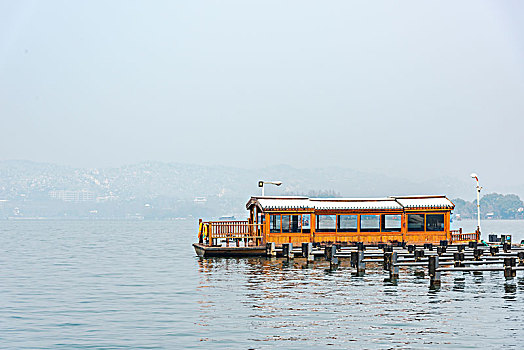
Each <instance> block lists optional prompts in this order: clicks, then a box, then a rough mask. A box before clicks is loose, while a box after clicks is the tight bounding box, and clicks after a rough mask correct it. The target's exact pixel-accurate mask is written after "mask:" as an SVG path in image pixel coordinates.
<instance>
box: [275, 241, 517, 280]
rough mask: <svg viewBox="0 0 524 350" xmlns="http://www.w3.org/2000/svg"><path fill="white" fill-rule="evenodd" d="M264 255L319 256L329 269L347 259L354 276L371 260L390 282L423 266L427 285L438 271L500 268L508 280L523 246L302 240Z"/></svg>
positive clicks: (308, 259) (438, 277) (308, 258)
mask: <svg viewBox="0 0 524 350" xmlns="http://www.w3.org/2000/svg"><path fill="white" fill-rule="evenodd" d="M266 255H267V257H269V258H273V257H282V258H284V259H286V260H288V261H289V260H292V259H294V258H304V259H306V263H307V264H309V263H314V261H315V260H320V259H322V260H325V261H328V262H329V266H330V269H332V270H334V269H337V268H338V266H339V264H340V262H341V260H343V259H349V261H350V266H351V268H352V272H353V273H354V274H356V275H357V276H362V275H364V274H365V272H366V266H367V264H370V263H375V265H374V266H376V265H377V264H378V266H380V265H382V267H383V269H384V270H385V271H388V272H389V279H390V280H392V281H396V280H397V279H398V278H399V277H400V276H399V275H400V269H401V268H402V267H418V268H423V269H427V272H428V276H429V281H430V286H431V287H439V286H440V284H441V273H442V272H468V271H469V272H485V271H502V272H504V277H505V278H506V279H511V278H513V277H516V273H517V271H524V249H523V248H520V247H512V246H511V244H509V243H504V244H503V245H501V246H479V245H478V243H477V242H469V243H468V244H467V245H466V244H455V245H448V242H447V241H441V242H440V244H439V245H434V244H431V243H427V244H424V245H423V246H415V245H405V244H398V246H392V245H386V244H381V245H378V246H365V245H364V244H363V243H356V244H355V246H352V247H342V246H340V245H337V244H333V245H320V244H316V245H315V244H313V243H303V244H302V246H301V247H296V248H294V247H293V245H292V244H291V243H286V244H283V245H282V247H281V248H276V247H275V244H274V243H268V244H267V245H266Z"/></svg>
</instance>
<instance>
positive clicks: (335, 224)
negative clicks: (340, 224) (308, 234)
mask: <svg viewBox="0 0 524 350" xmlns="http://www.w3.org/2000/svg"><path fill="white" fill-rule="evenodd" d="M320 216H334V217H335V220H334V227H333V228H319V224H320V219H319V217H320ZM315 232H321V233H322V232H337V214H315Z"/></svg>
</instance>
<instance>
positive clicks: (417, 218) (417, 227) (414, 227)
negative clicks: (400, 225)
mask: <svg viewBox="0 0 524 350" xmlns="http://www.w3.org/2000/svg"><path fill="white" fill-rule="evenodd" d="M408 231H424V214H409V215H408Z"/></svg>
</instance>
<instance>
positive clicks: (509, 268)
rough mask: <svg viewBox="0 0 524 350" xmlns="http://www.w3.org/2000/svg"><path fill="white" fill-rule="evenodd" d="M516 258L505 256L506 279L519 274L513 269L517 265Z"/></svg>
mask: <svg viewBox="0 0 524 350" xmlns="http://www.w3.org/2000/svg"><path fill="white" fill-rule="evenodd" d="M515 260H516V259H515V258H504V277H505V278H506V279H510V278H513V277H515V276H517V271H516V270H514V269H513V268H514V267H515V265H516V264H515Z"/></svg>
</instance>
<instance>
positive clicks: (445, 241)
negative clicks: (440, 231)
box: [440, 239, 448, 247]
mask: <svg viewBox="0 0 524 350" xmlns="http://www.w3.org/2000/svg"><path fill="white" fill-rule="evenodd" d="M440 246H441V247H447V246H448V241H447V240H446V239H444V240H441V241H440Z"/></svg>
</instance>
